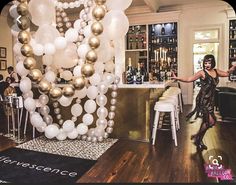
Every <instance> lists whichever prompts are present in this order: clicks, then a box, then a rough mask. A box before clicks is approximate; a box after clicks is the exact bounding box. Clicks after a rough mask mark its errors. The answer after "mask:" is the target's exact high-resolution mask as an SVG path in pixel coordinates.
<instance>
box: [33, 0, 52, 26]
mask: <svg viewBox="0 0 236 185" xmlns="http://www.w3.org/2000/svg"><path fill="white" fill-rule="evenodd" d="M28 6H29V12H30V14H31V16H32V22H33V23H34V24H35V25H37V26H41V25H44V24H46V25H49V24H51V23H53V21H54V19H55V12H56V11H55V6H54V1H51V0H31V1H29V5H28Z"/></svg>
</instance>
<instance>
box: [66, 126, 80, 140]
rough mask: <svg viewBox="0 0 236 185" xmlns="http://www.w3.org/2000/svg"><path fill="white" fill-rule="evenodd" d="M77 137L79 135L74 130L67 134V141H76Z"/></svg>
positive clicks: (75, 129)
mask: <svg viewBox="0 0 236 185" xmlns="http://www.w3.org/2000/svg"><path fill="white" fill-rule="evenodd" d="M78 135H79V132H78V130H77V128H74V129H73V130H72V131H71V132H68V133H67V137H68V138H69V139H76V138H77V137H78Z"/></svg>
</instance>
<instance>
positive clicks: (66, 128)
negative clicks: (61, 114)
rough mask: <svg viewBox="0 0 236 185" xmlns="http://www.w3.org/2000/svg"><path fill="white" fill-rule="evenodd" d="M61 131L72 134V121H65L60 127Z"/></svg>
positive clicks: (73, 124)
mask: <svg viewBox="0 0 236 185" xmlns="http://www.w3.org/2000/svg"><path fill="white" fill-rule="evenodd" d="M62 128H63V131H65V132H72V130H73V129H74V128H75V123H74V122H73V121H72V120H66V121H65V122H64V123H63V125H62Z"/></svg>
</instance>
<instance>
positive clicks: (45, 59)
mask: <svg viewBox="0 0 236 185" xmlns="http://www.w3.org/2000/svg"><path fill="white" fill-rule="evenodd" d="M42 60H43V64H44V65H47V66H49V65H51V64H52V61H53V56H52V55H43V57H42Z"/></svg>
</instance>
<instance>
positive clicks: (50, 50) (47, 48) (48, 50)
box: [44, 43, 56, 55]
mask: <svg viewBox="0 0 236 185" xmlns="http://www.w3.org/2000/svg"><path fill="white" fill-rule="evenodd" d="M44 52H45V55H53V54H54V53H55V52H56V48H55V46H54V44H52V43H47V44H45V45H44Z"/></svg>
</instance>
